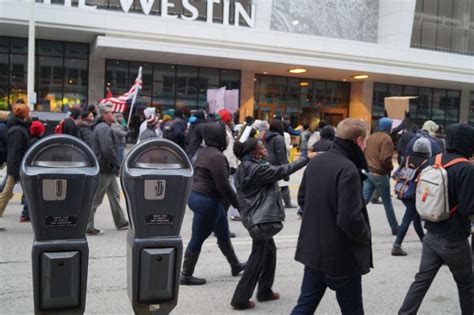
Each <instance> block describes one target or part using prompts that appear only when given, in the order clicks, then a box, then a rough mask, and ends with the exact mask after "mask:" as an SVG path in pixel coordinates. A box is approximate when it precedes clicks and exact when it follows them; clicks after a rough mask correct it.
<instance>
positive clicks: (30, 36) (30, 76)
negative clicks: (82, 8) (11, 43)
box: [27, 0, 36, 110]
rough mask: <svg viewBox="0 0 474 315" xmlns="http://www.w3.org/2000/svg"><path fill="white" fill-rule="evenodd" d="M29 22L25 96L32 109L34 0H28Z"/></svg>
mask: <svg viewBox="0 0 474 315" xmlns="http://www.w3.org/2000/svg"><path fill="white" fill-rule="evenodd" d="M30 1H31V2H30V3H31V8H30V22H29V25H28V76H27V80H28V81H27V97H28V106H30V109H31V110H33V109H34V105H35V103H36V94H35V19H36V1H35V0H30Z"/></svg>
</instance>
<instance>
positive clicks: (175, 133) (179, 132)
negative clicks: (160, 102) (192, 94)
mask: <svg viewBox="0 0 474 315" xmlns="http://www.w3.org/2000/svg"><path fill="white" fill-rule="evenodd" d="M186 129H187V124H186V121H185V120H184V113H183V111H182V110H181V109H179V108H177V109H175V111H174V119H173V120H172V121H170V122H168V123H167V124H166V125H165V126H164V127H163V138H165V139H168V140H171V141H173V142H174V143H176V144H177V145H179V146H180V147H181V148H182V149H183V150H184V149H185V137H186Z"/></svg>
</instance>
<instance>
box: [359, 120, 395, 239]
mask: <svg viewBox="0 0 474 315" xmlns="http://www.w3.org/2000/svg"><path fill="white" fill-rule="evenodd" d="M391 129H392V120H391V119H390V118H385V117H384V118H381V119H380V120H379V122H378V126H377V130H376V132H375V133H373V134H372V135H370V136H369V138H368V139H367V148H366V149H365V158H366V159H367V163H368V165H369V171H370V172H369V174H368V177H367V179H366V180H365V181H364V188H363V195H364V200H365V203H366V204H367V203H368V202H369V201H370V197H371V196H372V193H373V192H374V190H377V191H378V193H379V194H380V197H382V203H383V206H384V209H385V215H386V216H387V220H388V223H389V224H390V228H391V230H392V235H397V233H398V222H397V218H396V216H395V211H394V209H393V204H392V197H391V194H390V172H391V171H392V169H393V163H392V158H393V152H394V150H395V147H394V145H393V142H392V138H390V135H389V133H390V130H391Z"/></svg>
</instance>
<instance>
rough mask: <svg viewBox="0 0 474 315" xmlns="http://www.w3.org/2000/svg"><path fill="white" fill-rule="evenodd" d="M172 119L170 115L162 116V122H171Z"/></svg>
mask: <svg viewBox="0 0 474 315" xmlns="http://www.w3.org/2000/svg"><path fill="white" fill-rule="evenodd" d="M172 119H173V118H172V117H171V116H170V115H164V116H163V121H169V120H172Z"/></svg>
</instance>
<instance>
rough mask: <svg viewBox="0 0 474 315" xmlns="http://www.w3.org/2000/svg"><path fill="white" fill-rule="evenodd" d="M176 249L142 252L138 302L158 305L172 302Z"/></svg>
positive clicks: (157, 249)
mask: <svg viewBox="0 0 474 315" xmlns="http://www.w3.org/2000/svg"><path fill="white" fill-rule="evenodd" d="M175 264H176V249H174V248H144V249H142V250H141V252H140V265H139V270H138V273H139V281H140V282H139V284H138V288H139V289H138V301H139V302H140V303H144V304H156V303H161V302H165V301H168V300H171V299H172V298H173V292H174V285H175V283H174V280H175Z"/></svg>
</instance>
